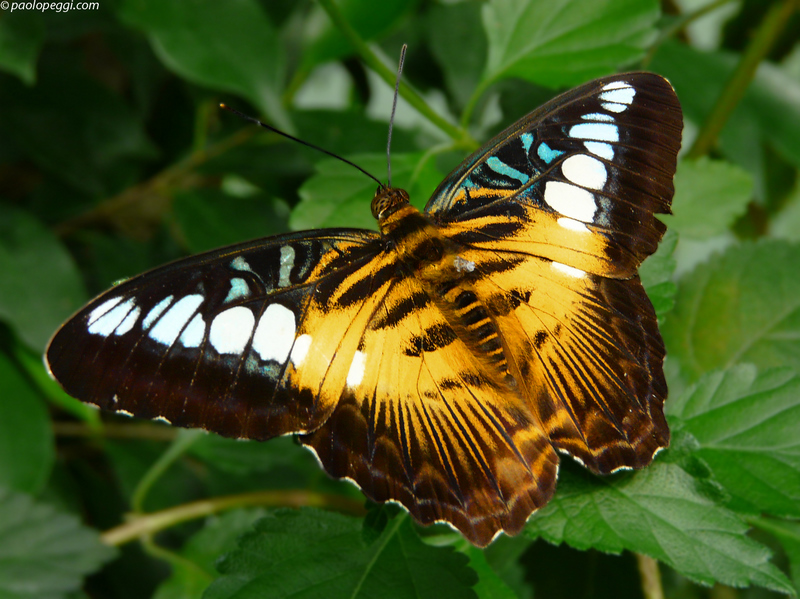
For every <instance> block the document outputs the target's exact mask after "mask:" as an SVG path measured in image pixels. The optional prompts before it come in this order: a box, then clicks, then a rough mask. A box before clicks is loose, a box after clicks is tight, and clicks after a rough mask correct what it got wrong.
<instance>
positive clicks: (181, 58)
mask: <svg viewBox="0 0 800 599" xmlns="http://www.w3.org/2000/svg"><path fill="white" fill-rule="evenodd" d="M119 14H120V16H121V17H122V19H123V20H125V21H126V22H127V23H128V24H130V25H132V26H134V27H137V28H139V29H141V30H142V31H144V32H145V33H146V34H147V35H148V36H149V37H150V40H151V43H152V45H153V50H154V51H155V52H156V54H158V56H159V58H160V59H161V61H162V62H163V63H164V64H165V65H166V66H167V67H168V68H169V69H171V70H172V71H174V72H175V73H178V74H179V75H181V76H183V77H185V78H186V79H188V80H189V81H193V82H194V83H199V84H201V85H205V86H208V87H210V88H212V89H218V90H222V91H227V92H233V93H238V94H241V95H242V96H244V97H245V98H247V99H248V100H249V101H250V102H252V103H253V104H254V105H255V106H257V107H258V108H259V110H261V111H262V112H263V113H264V114H266V115H267V116H268V117H269V119H270V120H272V121H273V122H274V123H275V124H277V125H278V126H279V127H284V128H285V127H286V126H287V123H288V120H287V118H286V115H285V113H284V111H283V108H282V107H281V103H280V94H281V92H282V90H283V84H284V81H283V79H284V65H285V60H284V57H283V48H282V47H281V45H280V38H279V36H278V32H277V31H276V30H275V28H274V27H273V25H272V23H271V22H270V21H269V19H268V17H267V15H266V14H265V13H264V11H263V10H262V9H261V7H260V6H259V5H258V3H257V2H255V1H254V0H232V1H229V2H216V1H215V0H179V1H175V2H160V1H159V0H124V1H123V2H122V5H121V7H120V13H119Z"/></svg>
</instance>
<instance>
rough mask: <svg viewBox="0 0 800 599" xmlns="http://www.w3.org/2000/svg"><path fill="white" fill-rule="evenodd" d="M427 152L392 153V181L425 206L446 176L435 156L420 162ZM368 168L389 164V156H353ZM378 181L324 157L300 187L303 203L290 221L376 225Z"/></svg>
mask: <svg viewBox="0 0 800 599" xmlns="http://www.w3.org/2000/svg"><path fill="white" fill-rule="evenodd" d="M422 157H423V154H394V155H392V184H393V185H397V186H399V187H402V188H404V189H406V190H407V191H408V193H409V195H410V196H411V203H412V204H413V205H415V206H416V207H417V208H420V209H422V208H423V207H424V206H425V204H426V203H427V201H428V198H429V197H430V194H431V193H432V192H433V190H434V189H435V188H436V185H438V183H439V181H441V179H442V176H441V174H440V173H439V172H438V171H437V170H436V167H435V165H434V164H433V161H432V160H426V161H425V162H423V163H421V164H420V160H421V159H422ZM351 159H352V160H353V161H354V162H355V163H356V164H358V165H359V166H360V167H362V168H363V169H365V170H367V171H368V172H380V170H381V169H385V168H386V157H385V156H377V155H369V154H366V155H363V156H355V157H352V158H351ZM375 188H376V185H375V182H374V181H373V180H372V179H369V178H367V177H366V176H364V175H363V174H362V173H360V172H358V171H357V170H356V169H354V168H353V167H352V166H349V165H347V164H344V163H342V162H341V161H339V160H333V159H330V160H322V161H320V162H319V164H318V165H317V174H316V175H314V176H313V177H311V178H310V179H308V181H306V182H305V183H304V184H303V186H302V187H301V188H300V197H301V201H300V203H299V204H298V205H297V206H296V207H295V209H294V211H292V216H291V218H290V219H289V224H290V226H291V227H292V229H294V230H301V229H318V228H322V227H356V228H361V229H375V228H377V223H376V222H375V219H374V218H373V216H372V212H371V211H370V202H371V201H372V197H373V196H374V195H375Z"/></svg>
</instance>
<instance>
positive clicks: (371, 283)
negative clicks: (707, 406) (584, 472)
mask: <svg viewBox="0 0 800 599" xmlns="http://www.w3.org/2000/svg"><path fill="white" fill-rule="evenodd" d="M682 122H683V121H682V115H681V108H680V104H679V102H678V99H677V97H676V95H675V92H674V91H673V89H672V87H671V86H670V84H669V83H668V82H667V81H666V80H665V79H664V78H662V77H660V76H658V75H655V74H652V73H627V74H621V75H614V76H610V77H605V78H601V79H597V80H595V81H591V82H589V83H586V84H585V85H582V86H580V87H577V88H575V89H573V90H571V91H568V92H566V93H564V94H561V95H559V96H557V97H556V98H554V99H552V100H551V101H549V102H547V103H546V104H544V105H543V106H541V107H540V108H538V109H536V110H535V111H533V112H532V113H530V114H529V115H528V116H526V117H524V118H523V119H521V120H519V121H517V122H516V123H514V124H513V125H511V126H510V127H509V128H508V129H506V130H505V131H503V132H502V133H500V134H499V135H497V136H496V137H494V138H493V139H492V140H491V141H489V142H488V143H486V144H485V145H484V146H483V147H481V148H480V149H479V150H478V151H476V152H475V153H474V154H472V155H471V156H470V157H469V158H467V159H466V160H465V161H464V162H463V163H461V165H460V166H458V168H456V169H455V170H454V171H453V172H452V173H450V175H448V176H447V178H446V179H445V180H444V181H443V182H442V183H441V184H440V185H439V187H438V188H437V189H436V191H435V192H434V194H433V196H432V197H431V199H430V200H429V202H428V204H427V206H426V208H425V210H424V212H420V211H419V210H417V209H416V208H414V207H413V206H411V205H410V204H409V203H408V195H407V193H406V192H405V191H403V190H401V189H396V188H390V187H381V188H379V189H378V191H377V193H376V194H375V197H374V198H373V200H372V205H371V208H372V213H373V216H375V218H376V219H377V220H378V224H379V228H380V233H378V232H373V231H366V230H358V229H343V228H341V229H322V230H316V231H304V232H299V233H290V234H286V235H279V236H275V237H268V238H265V239H260V240H256V241H251V242H248V243H242V244H239V245H234V246H230V247H226V248H222V249H218V250H215V251H212V252H208V253H205V254H201V255H197V256H194V257H190V258H187V259H183V260H179V261H177V262H174V263H172V264H168V265H166V266H162V267H160V268H156V269H155V270H152V271H150V272H147V273H145V274H142V275H139V276H137V277H134V278H132V279H130V280H128V281H126V282H124V283H122V284H119V285H117V286H116V287H114V288H112V289H111V290H109V291H107V292H106V293H104V294H102V295H101V296H99V297H98V298H96V299H94V300H93V301H91V302H90V303H89V304H88V305H87V306H85V307H84V308H83V309H81V310H80V311H79V312H78V313H77V314H76V315H74V316H73V317H72V318H71V319H70V320H68V321H67V322H66V323H65V324H64V325H63V326H62V328H61V329H60V330H59V331H58V332H57V333H56V334H55V336H54V337H53V339H52V340H51V342H50V345H49V347H48V349H47V352H46V363H47V365H48V368H49V370H50V373H51V375H52V376H53V377H54V378H55V379H56V380H57V381H58V382H59V383H60V384H61V385H62V386H63V388H64V389H65V390H66V392H67V393H69V394H70V395H72V396H74V397H76V398H78V399H80V400H83V401H85V402H90V403H92V404H96V405H98V406H100V407H101V408H103V409H105V410H110V411H115V412H120V413H123V414H128V415H133V416H137V417H142V418H153V419H157V420H164V421H166V422H169V423H171V424H173V425H176V426H183V427H201V428H204V429H206V430H209V431H213V432H216V433H219V434H220V435H224V436H226V437H234V438H246V439H258V440H265V439H269V438H272V437H276V436H278V435H285V434H295V435H297V436H298V439H299V441H300V443H302V444H303V445H305V446H306V447H308V448H310V449H311V450H312V451H313V452H314V453H315V454H316V456H317V458H318V459H319V462H320V463H321V465H322V467H323V468H324V469H325V470H326V471H327V472H328V473H329V474H330V475H331V476H333V477H336V478H346V479H349V480H351V481H353V482H355V483H356V484H357V485H358V486H359V487H360V488H361V489H362V491H363V492H364V493H365V494H366V495H367V496H368V497H369V498H370V499H372V500H374V501H377V502H384V501H394V502H397V503H400V504H402V505H403V506H404V507H405V508H406V509H407V510H408V511H409V512H410V513H411V515H412V516H413V517H414V518H415V519H416V520H417V521H418V522H419V523H421V524H430V523H432V522H437V521H442V522H446V523H449V524H450V525H451V526H453V527H454V528H456V529H458V530H459V531H460V532H461V533H462V534H463V535H464V536H465V537H466V538H467V539H468V540H469V541H471V542H472V543H473V544H475V545H477V546H485V545H487V544H488V543H489V542H491V541H492V540H493V539H494V538H495V537H496V536H497V535H498V534H499V533H501V532H505V533H507V534H515V533H518V532H519V531H520V530H521V529H522V528H523V526H524V525H525V522H526V521H527V519H528V518H529V516H530V515H531V514H532V513H533V512H534V511H535V510H536V509H538V508H540V507H542V506H544V505H545V504H546V503H547V502H548V501H549V500H550V499H551V497H552V496H553V493H554V490H555V486H556V476H557V471H558V465H559V457H558V453H564V454H568V455H570V456H572V457H573V458H575V459H576V460H578V461H579V462H581V463H582V464H583V465H585V466H586V467H587V468H588V469H589V470H591V471H592V472H594V473H599V474H607V473H611V472H615V471H617V470H620V469H629V468H642V467H644V466H646V465H648V464H649V463H650V462H651V461H652V459H653V457H654V455H655V453H656V452H657V451H658V450H659V449H662V448H664V447H666V446H667V445H668V444H669V429H668V426H667V423H666V420H665V418H664V414H663V403H664V400H665V398H666V395H667V385H666V382H665V379H664V374H663V369H662V363H663V359H664V345H663V342H662V340H661V336H660V334H659V331H658V325H657V321H656V315H655V312H654V310H653V307H652V304H651V303H650V301H649V299H648V297H647V295H646V294H645V292H644V289H643V287H642V284H641V281H640V279H639V277H638V274H637V269H638V267H639V265H640V264H641V263H642V261H643V260H644V259H645V258H646V257H647V256H649V255H650V254H652V253H653V252H654V251H655V250H656V248H657V246H658V243H659V240H660V239H661V237H662V235H663V233H664V230H665V227H664V225H663V224H662V223H661V222H660V221H659V220H657V219H656V218H655V216H654V214H655V213H667V212H669V209H670V203H671V199H672V195H673V191H674V188H673V182H672V179H673V175H674V173H675V166H676V159H677V153H678V150H679V148H680V141H681V129H682Z"/></svg>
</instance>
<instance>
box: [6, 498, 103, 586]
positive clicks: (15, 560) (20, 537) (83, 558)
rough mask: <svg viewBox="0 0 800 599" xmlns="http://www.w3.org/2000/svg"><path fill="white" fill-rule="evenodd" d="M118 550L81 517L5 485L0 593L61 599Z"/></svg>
mask: <svg viewBox="0 0 800 599" xmlns="http://www.w3.org/2000/svg"><path fill="white" fill-rule="evenodd" d="M114 554H115V551H114V549H112V548H111V547H108V546H106V545H103V544H102V543H100V539H99V537H98V535H97V533H96V532H95V531H93V530H91V529H89V528H86V527H84V526H83V525H82V524H81V523H80V522H79V521H78V519H77V518H75V517H74V516H71V515H66V514H62V513H60V512H59V511H57V510H56V509H55V508H53V507H51V506H49V505H47V504H44V503H35V502H34V501H33V500H32V499H31V498H30V497H29V496H27V495H23V494H21V493H14V492H11V491H7V490H1V489H0V595H2V596H3V597H8V598H13V599H26V598H30V599H61V598H65V597H66V594H67V593H69V592H72V591H76V590H77V589H78V588H80V585H81V581H82V579H83V577H84V576H86V575H87V574H90V573H92V572H94V571H95V570H97V569H98V568H99V567H100V566H101V565H102V564H103V563H105V562H107V561H109V560H110V559H111V558H112V557H113V556H114Z"/></svg>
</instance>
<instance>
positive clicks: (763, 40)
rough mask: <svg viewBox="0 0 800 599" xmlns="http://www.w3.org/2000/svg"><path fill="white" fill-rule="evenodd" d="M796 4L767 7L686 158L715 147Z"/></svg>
mask: <svg viewBox="0 0 800 599" xmlns="http://www.w3.org/2000/svg"><path fill="white" fill-rule="evenodd" d="M797 4H798V0H784V2H782V3H780V4H774V5H773V6H772V7H771V8H770V9H769V12H768V13H767V14H766V16H765V17H764V20H763V21H761V24H760V25H759V27H758V29H757V30H756V32H755V34H754V35H753V39H752V41H751V42H750V44H749V45H748V46H747V49H746V50H745V52H744V54H743V55H742V59H741V60H740V61H739V64H738V65H737V67H736V70H735V71H734V72H733V75H732V76H731V78H730V79H729V80H728V83H727V84H726V85H725V88H724V89H723V90H722V93H720V95H719V97H718V98H717V103H716V104H715V105H714V108H713V109H712V110H711V113H710V114H709V115H708V118H707V119H706V122H705V123H703V126H702V128H701V129H700V132H699V133H698V135H697V139H695V140H694V145H693V146H692V148H691V149H690V150H689V152H688V153H687V154H686V157H687V158H699V157H700V156H705V155H706V154H708V152H709V151H710V150H711V149H712V148H713V147H714V144H715V143H716V141H717V137H719V134H720V132H721V131H722V128H723V127H724V126H725V123H726V122H727V121H728V118H730V116H731V113H732V112H733V110H734V109H735V108H736V106H737V105H738V104H739V102H740V101H741V99H742V97H743V96H744V93H745V91H746V90H747V87H748V86H749V85H750V82H751V81H752V80H753V77H754V76H755V73H756V69H758V65H759V63H760V62H761V61H762V60H763V59H764V57H766V55H767V54H769V51H770V49H771V48H772V44H773V43H774V42H775V40H776V39H777V38H778V36H779V35H780V33H781V31H782V30H783V28H784V27H785V26H786V24H787V23H788V22H789V18H790V17H791V16H792V13H793V12H794V11H795V10H796V9H797Z"/></svg>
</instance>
